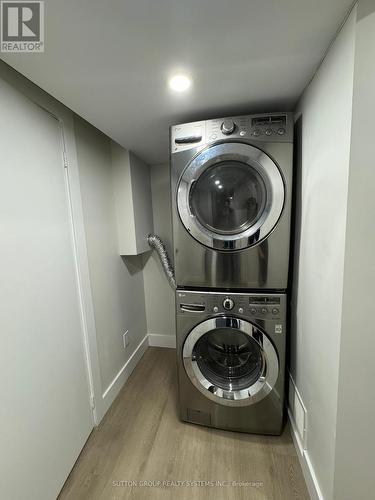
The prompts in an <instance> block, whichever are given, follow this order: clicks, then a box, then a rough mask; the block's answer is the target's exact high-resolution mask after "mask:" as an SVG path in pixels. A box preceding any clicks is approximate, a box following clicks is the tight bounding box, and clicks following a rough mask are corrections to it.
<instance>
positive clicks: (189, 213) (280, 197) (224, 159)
mask: <svg viewBox="0 0 375 500" xmlns="http://www.w3.org/2000/svg"><path fill="white" fill-rule="evenodd" d="M283 205H284V183H283V179H282V176H281V174H280V171H279V169H278V167H277V166H276V164H275V163H274V162H273V161H272V160H271V158H270V157H269V156H267V155H266V154H265V153H264V152H262V151H260V150H259V149H257V148H255V147H253V146H250V145H248V144H243V143H224V144H218V145H216V146H212V147H210V148H208V149H207V150H205V151H203V152H202V153H200V154H199V155H198V156H197V157H196V158H195V159H194V160H193V161H192V162H191V163H190V164H189V165H188V166H187V167H186V169H185V170H184V172H183V174H182V176H181V178H180V181H179V186H178V190H177V206H178V211H179V214H180V218H181V220H182V222H183V224H184V226H185V228H186V229H187V230H188V231H189V232H190V234H191V235H192V236H193V237H194V238H196V239H197V240H198V241H199V242H200V243H203V244H204V245H206V246H209V247H211V248H215V249H218V250H237V249H241V248H246V247H249V246H252V245H255V244H257V243H259V242H260V241H261V240H262V239H264V238H265V237H266V236H267V235H268V234H269V233H270V232H271V231H272V229H273V228H274V226H275V224H276V223H277V221H278V219H279V217H280V215H281V212H282V209H283Z"/></svg>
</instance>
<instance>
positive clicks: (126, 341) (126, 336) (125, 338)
mask: <svg viewBox="0 0 375 500" xmlns="http://www.w3.org/2000/svg"><path fill="white" fill-rule="evenodd" d="M122 342H123V345H124V349H126V348H127V347H128V345H129V344H130V337H129V330H126V332H125V333H123V335H122Z"/></svg>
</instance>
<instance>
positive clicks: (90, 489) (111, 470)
mask: <svg viewBox="0 0 375 500" xmlns="http://www.w3.org/2000/svg"><path fill="white" fill-rule="evenodd" d="M176 392H177V383H176V363H175V350H174V349H161V348H155V347H153V348H149V349H148V350H147V351H146V353H145V354H144V356H143V358H142V360H141V361H140V363H139V364H138V366H137V367H136V369H135V370H134V372H133V373H132V375H131V377H130V378H129V380H128V382H127V383H126V384H125V386H124V387H123V389H122V391H121V392H120V394H119V395H118V397H117V399H116V400H115V402H114V403H113V405H112V406H111V408H110V410H109V411H108V413H107V415H106V416H105V418H104V419H103V421H102V423H101V424H100V425H99V427H98V428H96V429H95V430H94V431H93V432H92V434H91V436H90V438H89V439H88V441H87V443H86V446H85V447H84V449H83V451H82V453H81V455H80V457H79V459H78V461H77V463H76V465H75V466H74V468H73V470H72V472H71V474H70V476H69V478H68V479H67V481H66V483H65V486H64V488H63V490H62V492H61V493H60V496H59V498H58V500H86V499H87V500H112V499H136V500H138V499H139V500H143V499H145V500H147V499H150V500H154V499H155V500H158V499H159V498H160V499H168V500H169V499H171V500H172V499H173V500H175V499H177V500H180V499H181V500H185V499H186V500H187V499H189V500H191V499H202V500H203V499H208V500H211V499H212V500H213V499H215V500H221V499H223V500H224V499H225V500H226V499H228V500H229V499H230V500H232V499H233V500H237V499H239V500H240V499H248V500H264V499H267V500H293V499H294V500H297V499H298V500H307V499H309V496H308V493H307V490H306V486H305V483H304V480H303V476H302V471H301V468H300V465H299V462H298V458H297V455H296V451H295V449H294V446H293V442H292V439H291V436H290V432H289V429H288V427H286V429H285V431H284V433H283V435H282V436H280V437H273V436H272V437H271V436H255V435H250V434H240V433H235V432H227V431H220V430H216V429H208V428H205V427H201V426H197V425H191V424H186V423H182V422H180V421H179V418H178V410H177V394H176ZM187 481H190V482H191V484H188V483H186V482H187ZM232 482H235V483H233V484H232Z"/></svg>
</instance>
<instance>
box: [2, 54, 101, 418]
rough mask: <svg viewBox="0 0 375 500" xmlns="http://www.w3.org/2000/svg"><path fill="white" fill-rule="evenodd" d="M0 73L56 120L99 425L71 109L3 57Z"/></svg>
mask: <svg viewBox="0 0 375 500" xmlns="http://www.w3.org/2000/svg"><path fill="white" fill-rule="evenodd" d="M0 76H1V79H2V80H4V81H5V82H6V83H8V84H9V85H11V86H12V87H14V88H15V89H16V90H17V91H19V92H21V93H22V94H23V95H24V96H25V97H27V99H29V100H30V101H32V102H33V103H34V104H35V105H37V106H38V107H40V108H42V109H43V110H44V111H46V112H47V113H49V114H51V115H52V116H53V117H54V118H55V119H56V120H57V121H58V122H59V126H60V133H61V146H62V155H63V158H62V160H63V162H62V164H63V165H64V170H65V182H66V193H67V201H68V207H69V216H70V227H71V235H72V251H73V257H74V265H75V274H76V284H77V296H78V302H79V309H80V316H81V333H82V345H83V351H84V358H85V369H86V375H87V381H88V398H89V402H90V406H91V409H92V416H93V425H98V424H99V422H100V421H101V419H102V418H103V416H104V414H105V412H106V407H105V405H104V402H103V398H102V383H101V376H100V365H99V356H98V347H97V336H96V326H95V316H94V305H93V299H92V293H91V284H90V273H89V262H88V254H87V245H86V234H85V227H84V217H83V208H82V198H81V188H80V180H79V170H78V160H77V150H76V140H75V134H74V121H73V111H71V110H70V109H68V108H67V107H66V106H64V105H63V104H62V103H60V102H59V101H57V100H56V99H55V98H54V97H52V96H51V95H49V94H47V93H46V92H44V91H43V90H42V89H40V88H39V87H37V86H36V85H35V84H33V83H32V82H31V81H30V80H28V79H27V78H25V77H24V76H22V75H21V74H19V73H18V72H17V71H15V70H14V69H13V68H11V67H10V66H8V65H7V64H6V63H4V62H3V61H0Z"/></svg>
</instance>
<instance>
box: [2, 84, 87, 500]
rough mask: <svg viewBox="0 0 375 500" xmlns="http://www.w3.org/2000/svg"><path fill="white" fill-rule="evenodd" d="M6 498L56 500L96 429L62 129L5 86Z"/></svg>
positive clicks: (4, 434)
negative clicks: (87, 366) (86, 363)
mask: <svg viewBox="0 0 375 500" xmlns="http://www.w3.org/2000/svg"><path fill="white" fill-rule="evenodd" d="M0 110H1V111H0V310H1V313H0V381H1V400H0V498H2V499H7V500H25V499H26V498H27V499H28V500H53V499H54V498H56V495H57V494H58V492H59V490H60V488H61V487H62V485H63V483H64V481H65V479H66V477H67V475H68V474H69V471H70V469H71V468H72V466H73V465H74V462H75V460H76V459H77V456H78V454H79V452H80V450H81V449H82V447H83V445H84V443H85V441H86V439H87V437H88V435H89V434H90V432H91V430H92V427H93V419H92V412H91V409H90V398H89V388H88V380H87V375H86V365H85V356H84V347H83V336H82V326H81V309H80V302H79V297H78V287H77V279H76V271H75V259H74V249H73V238H72V227H71V220H70V211H69V202H68V194H67V183H66V172H65V169H64V164H63V155H62V151H63V150H62V136H61V130H60V127H59V122H58V121H57V119H55V118H54V117H53V116H52V115H51V114H49V113H48V112H47V111H45V110H43V109H41V108H39V107H38V106H37V105H35V104H34V103H32V102H31V101H30V100H29V99H27V98H26V97H25V96H23V95H22V94H21V93H19V92H17V91H16V90H14V89H13V88H11V87H10V86H8V85H7V84H6V83H4V82H2V81H1V80H0Z"/></svg>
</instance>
